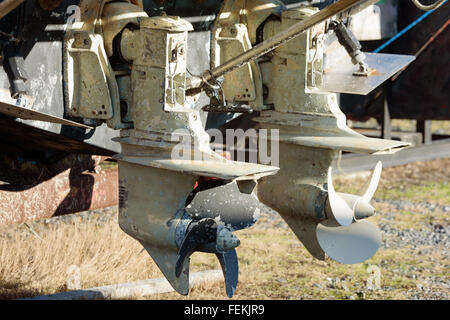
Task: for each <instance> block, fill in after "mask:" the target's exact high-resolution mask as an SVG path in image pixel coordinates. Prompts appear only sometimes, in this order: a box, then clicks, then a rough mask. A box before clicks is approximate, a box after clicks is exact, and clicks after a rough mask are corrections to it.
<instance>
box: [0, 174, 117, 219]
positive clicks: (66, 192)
mask: <svg viewBox="0 0 450 320" xmlns="http://www.w3.org/2000/svg"><path fill="white" fill-rule="evenodd" d="M117 202H118V172H117V169H108V170H104V171H100V172H99V173H81V174H80V173H79V172H77V171H76V170H73V169H68V170H65V171H64V172H62V173H60V174H59V175H57V176H56V177H54V178H53V179H51V180H48V181H45V182H43V183H41V184H38V185H37V186H35V187H32V188H30V189H27V190H24V191H18V192H14V191H0V225H6V224H13V223H22V222H26V221H32V220H39V219H44V218H50V217H54V216H59V215H64V214H70V213H76V212H80V211H86V210H94V209H99V208H105V207H110V206H113V205H116V204H117Z"/></svg>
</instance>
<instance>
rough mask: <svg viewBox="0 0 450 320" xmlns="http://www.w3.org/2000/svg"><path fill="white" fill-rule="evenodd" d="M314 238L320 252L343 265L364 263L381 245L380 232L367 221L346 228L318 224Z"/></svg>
mask: <svg viewBox="0 0 450 320" xmlns="http://www.w3.org/2000/svg"><path fill="white" fill-rule="evenodd" d="M316 236H317V240H318V242H319V245H320V247H321V248H322V250H323V251H325V253H326V254H327V255H328V256H329V257H330V258H332V259H333V260H336V261H338V262H340V263H344V264H355V263H361V262H363V261H366V260H367V259H369V258H371V257H372V256H373V255H374V254H375V253H376V252H377V251H378V248H379V247H380V245H381V231H380V230H379V229H378V228H377V227H376V226H375V225H374V224H372V223H370V222H367V221H360V222H356V223H353V224H352V225H350V226H348V227H327V226H324V225H323V224H319V225H318V226H317V229H316Z"/></svg>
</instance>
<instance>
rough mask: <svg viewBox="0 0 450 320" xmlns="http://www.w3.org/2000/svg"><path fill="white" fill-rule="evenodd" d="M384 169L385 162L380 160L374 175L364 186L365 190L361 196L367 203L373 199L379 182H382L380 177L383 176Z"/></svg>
mask: <svg viewBox="0 0 450 320" xmlns="http://www.w3.org/2000/svg"><path fill="white" fill-rule="evenodd" d="M382 169H383V164H382V163H381V161H378V163H377V165H376V166H375V169H374V170H373V172H372V175H371V177H370V179H369V181H368V182H367V184H366V186H365V188H364V190H365V191H364V193H363V195H362V197H361V198H362V199H363V200H364V201H365V202H367V203H369V202H370V200H372V197H373V195H374V194H375V192H376V191H377V188H378V183H379V182H380V178H381V170H382Z"/></svg>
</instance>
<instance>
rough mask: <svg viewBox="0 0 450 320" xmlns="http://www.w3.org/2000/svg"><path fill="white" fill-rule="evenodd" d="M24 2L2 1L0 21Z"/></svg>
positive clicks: (21, 0) (22, 0) (15, 0)
mask: <svg viewBox="0 0 450 320" xmlns="http://www.w3.org/2000/svg"><path fill="white" fill-rule="evenodd" d="M24 1H25V0H3V1H2V2H1V3H0V19H1V18H3V17H4V16H6V15H7V14H8V13H10V12H11V11H13V10H14V9H15V8H17V7H18V6H19V5H20V4H21V3H22V2H24Z"/></svg>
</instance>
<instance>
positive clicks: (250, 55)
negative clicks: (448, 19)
mask: <svg viewBox="0 0 450 320" xmlns="http://www.w3.org/2000/svg"><path fill="white" fill-rule="evenodd" d="M375 2H377V0H340V1H338V2H335V3H333V4H332V5H330V6H328V7H326V8H325V9H323V10H320V11H319V12H317V13H316V14H314V15H312V16H311V17H309V18H306V19H305V20H303V21H300V22H298V23H296V24H295V25H293V26H291V27H290V28H288V29H286V30H284V31H282V32H280V33H278V34H277V35H275V36H273V37H272V38H270V39H268V40H265V41H263V42H261V43H260V44H258V45H256V46H254V47H253V48H252V49H250V50H248V51H247V52H244V53H242V54H240V55H238V56H237V57H235V58H233V59H230V60H228V61H227V62H225V63H223V64H222V65H220V66H218V67H216V68H214V69H212V70H210V71H206V72H205V73H204V74H203V81H210V80H212V79H215V78H218V77H221V76H223V75H224V74H226V73H228V72H230V71H233V70H234V69H236V68H239V67H241V66H242V65H244V64H246V63H248V62H251V61H253V60H255V59H257V58H259V57H261V56H263V55H264V54H266V53H268V52H270V51H272V50H274V49H276V48H278V47H279V46H281V45H283V44H284V43H286V42H288V41H289V40H292V39H294V38H295V37H297V36H299V35H300V34H301V33H303V32H304V31H306V30H307V29H309V28H311V27H313V26H315V25H317V24H319V23H321V22H323V21H325V20H327V19H329V18H331V17H333V16H335V15H337V14H340V13H342V12H344V11H346V10H349V9H352V8H354V7H355V12H356V11H360V10H362V9H364V8H365V7H367V6H368V5H370V4H373V3H375ZM356 6H357V8H356ZM194 88H195V85H193V86H192V87H191V88H189V89H194Z"/></svg>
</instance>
